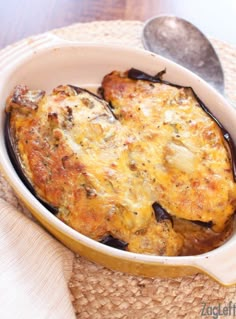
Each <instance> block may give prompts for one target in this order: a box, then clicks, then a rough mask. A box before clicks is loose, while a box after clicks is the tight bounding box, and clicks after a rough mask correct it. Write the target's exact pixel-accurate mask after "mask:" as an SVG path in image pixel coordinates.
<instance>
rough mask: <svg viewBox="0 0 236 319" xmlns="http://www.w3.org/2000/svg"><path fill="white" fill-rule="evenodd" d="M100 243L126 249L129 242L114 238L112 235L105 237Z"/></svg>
mask: <svg viewBox="0 0 236 319" xmlns="http://www.w3.org/2000/svg"><path fill="white" fill-rule="evenodd" d="M100 243H102V244H104V245H107V246H110V247H113V248H116V249H120V250H126V247H127V246H128V243H126V242H124V241H123V240H120V239H117V238H114V237H113V236H111V235H108V236H106V237H105V238H103V239H102V240H101V241H100Z"/></svg>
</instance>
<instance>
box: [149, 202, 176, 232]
mask: <svg viewBox="0 0 236 319" xmlns="http://www.w3.org/2000/svg"><path fill="white" fill-rule="evenodd" d="M152 208H153V210H154V214H155V217H156V221H157V222H158V223H159V222H161V221H163V220H169V221H170V222H171V224H172V226H173V218H172V216H171V215H170V214H169V213H168V212H167V211H166V210H165V209H164V208H163V207H162V206H161V205H160V204H159V203H157V202H154V203H153V204H152Z"/></svg>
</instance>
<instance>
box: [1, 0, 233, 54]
mask: <svg viewBox="0 0 236 319" xmlns="http://www.w3.org/2000/svg"><path fill="white" fill-rule="evenodd" d="M160 14H172V15H177V16H180V17H182V18H185V19H187V20H189V21H190V22H192V23H194V24H195V25H196V26H198V27H199V28H200V29H201V30H202V31H203V32H204V33H205V34H206V35H207V36H210V37H214V38H217V39H219V40H222V41H225V42H228V43H230V44H233V45H236V31H235V30H236V0H179V1H178V0H6V1H5V0H0V48H3V47H5V46H6V45H8V44H11V43H13V42H15V41H18V40H20V39H22V38H24V37H28V36H30V35H33V34H38V33H41V32H45V31H48V30H50V29H54V28H59V27H64V26H66V25H70V24H72V23H76V22H89V21H93V20H116V19H124V20H141V21H145V20H146V19H149V18H151V17H153V16H155V15H160Z"/></svg>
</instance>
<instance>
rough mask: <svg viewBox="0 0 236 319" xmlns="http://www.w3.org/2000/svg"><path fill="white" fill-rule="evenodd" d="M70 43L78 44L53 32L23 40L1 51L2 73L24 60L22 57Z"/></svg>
mask: <svg viewBox="0 0 236 319" xmlns="http://www.w3.org/2000/svg"><path fill="white" fill-rule="evenodd" d="M68 43H76V41H69V40H65V39H63V38H60V37H58V36H57V35H55V34H54V33H52V32H46V33H43V34H40V35H35V36H31V37H29V38H26V39H23V40H21V41H19V42H16V43H14V44H12V45H10V46H7V47H6V48H5V49H3V50H1V51H0V71H1V72H3V71H5V70H6V69H8V68H9V67H11V66H12V65H13V64H15V63H17V62H18V60H19V59H20V60H21V59H22V56H28V55H32V54H35V53H36V52H37V51H40V50H42V49H47V48H53V47H57V46H58V45H60V46H63V45H64V44H65V45H66V44H68Z"/></svg>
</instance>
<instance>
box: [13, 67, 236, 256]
mask: <svg viewBox="0 0 236 319" xmlns="http://www.w3.org/2000/svg"><path fill="white" fill-rule="evenodd" d="M103 87H104V90H105V91H104V93H105V98H106V99H107V100H108V101H111V102H112V105H113V106H114V113H115V115H116V116H117V117H118V120H117V119H116V118H115V117H114V116H113V114H112V112H111V111H110V109H109V108H108V105H107V104H106V103H105V102H103V101H102V100H100V99H98V98H96V97H95V96H93V95H91V94H89V93H88V92H86V91H83V90H81V91H80V92H79V93H77V92H76V91H74V90H73V89H72V87H69V86H60V87H58V88H56V89H55V90H54V91H53V93H52V94H51V95H48V96H45V97H44V98H43V99H42V100H41V102H40V103H39V104H38V108H37V109H34V110H31V111H30V112H29V111H28V112H23V111H22V109H23V108H24V107H23V106H19V108H17V107H16V106H14V108H13V107H12V113H11V125H12V127H13V128H14V135H15V140H16V141H17V148H18V152H19V154H20V157H21V162H22V164H23V167H24V169H25V171H26V173H27V176H28V178H29V179H30V181H31V183H32V184H33V186H34V188H35V190H36V192H37V193H38V194H39V196H40V197H41V198H43V199H44V200H46V201H47V202H49V203H50V204H52V205H53V206H56V207H58V208H59V214H58V217H59V218H61V219H62V220H63V221H64V222H66V223H67V224H68V225H70V226H71V227H73V228H74V229H76V230H78V231H80V232H81V233H83V234H85V235H87V236H89V237H91V238H93V239H96V240H101V239H102V238H104V236H106V235H108V234H111V235H112V236H114V237H116V238H119V239H121V240H123V241H126V242H127V243H128V250H131V251H134V252H142V253H150V254H159V255H178V254H180V253H181V249H182V246H183V237H182V236H181V234H180V233H176V232H175V231H174V229H173V227H172V224H171V222H170V221H169V220H163V221H161V222H157V221H156V219H155V216H154V212H153V209H152V204H153V203H154V202H158V203H160V204H161V205H162V206H163V207H164V208H165V209H166V210H167V211H168V212H169V213H170V214H171V215H173V216H176V217H180V218H185V219H188V220H198V221H203V222H209V221H212V222H213V224H214V229H215V230H216V231H222V230H223V229H224V226H225V224H226V222H227V220H228V219H229V217H230V216H231V215H232V213H233V211H234V202H235V198H236V188H235V184H234V182H233V179H232V172H231V167H230V162H229V156H228V154H227V150H226V148H225V146H224V142H223V138H222V135H221V132H220V130H219V128H218V127H217V125H216V124H215V123H214V122H213V121H212V120H211V119H210V118H209V117H208V116H207V115H206V114H205V113H204V112H203V111H202V109H201V108H200V107H199V106H198V104H197V102H196V100H195V99H194V97H193V96H192V95H191V94H190V93H189V92H187V91H185V90H183V89H176V88H174V87H169V86H166V85H161V84H155V85H154V84H152V83H147V82H142V81H132V80H129V79H126V78H124V77H123V76H122V77H121V76H119V74H118V73H113V74H112V75H109V76H107V77H106V78H105V80H104V82H103Z"/></svg>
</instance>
